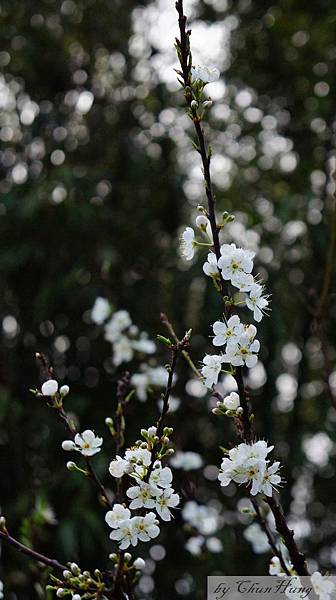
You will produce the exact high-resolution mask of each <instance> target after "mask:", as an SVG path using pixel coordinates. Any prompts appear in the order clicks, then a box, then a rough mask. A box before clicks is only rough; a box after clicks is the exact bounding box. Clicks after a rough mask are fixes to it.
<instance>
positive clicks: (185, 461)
mask: <svg viewBox="0 0 336 600" xmlns="http://www.w3.org/2000/svg"><path fill="white" fill-rule="evenodd" d="M170 464H171V466H172V467H174V468H175V469H183V471H193V470H195V469H200V468H201V466H202V465H203V459H202V457H201V456H200V454H198V453H197V452H193V451H191V450H188V451H187V452H181V451H179V452H176V454H175V456H173V458H172V459H171V460H170Z"/></svg>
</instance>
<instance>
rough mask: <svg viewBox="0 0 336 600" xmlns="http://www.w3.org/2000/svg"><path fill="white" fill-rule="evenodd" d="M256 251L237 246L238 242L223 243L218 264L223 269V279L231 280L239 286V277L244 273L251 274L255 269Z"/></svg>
mask: <svg viewBox="0 0 336 600" xmlns="http://www.w3.org/2000/svg"><path fill="white" fill-rule="evenodd" d="M254 256H255V252H252V251H251V250H244V249H243V248H237V246H236V244H223V245H222V246H221V257H220V259H219V260H218V266H219V268H220V269H221V271H222V276H223V279H225V280H227V281H231V283H232V284H233V285H236V287H239V286H238V281H239V280H238V277H239V276H240V275H241V274H242V273H244V274H247V275H249V274H250V273H251V272H252V269H253V258H254Z"/></svg>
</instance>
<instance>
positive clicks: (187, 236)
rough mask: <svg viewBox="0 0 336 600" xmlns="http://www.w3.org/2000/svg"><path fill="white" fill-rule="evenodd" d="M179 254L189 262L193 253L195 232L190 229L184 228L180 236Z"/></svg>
mask: <svg viewBox="0 0 336 600" xmlns="http://www.w3.org/2000/svg"><path fill="white" fill-rule="evenodd" d="M180 247H181V254H182V256H183V257H184V258H185V259H186V260H191V259H192V258H193V257H194V253H195V232H194V230H193V229H192V227H186V228H185V230H184V232H183V233H182V236H181V245H180Z"/></svg>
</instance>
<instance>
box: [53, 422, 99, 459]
mask: <svg viewBox="0 0 336 600" xmlns="http://www.w3.org/2000/svg"><path fill="white" fill-rule="evenodd" d="M102 443H103V438H100V437H98V436H96V435H95V434H94V432H93V431H91V429H86V430H85V431H83V433H77V434H76V435H75V441H74V442H73V441H72V440H64V442H63V443H62V448H63V450H66V451H70V450H76V451H77V452H80V453H81V454H83V456H93V455H94V454H97V452H100V451H101V445H102Z"/></svg>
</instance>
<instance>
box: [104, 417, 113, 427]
mask: <svg viewBox="0 0 336 600" xmlns="http://www.w3.org/2000/svg"><path fill="white" fill-rule="evenodd" d="M105 425H106V426H107V427H112V426H113V419H111V417H106V419H105Z"/></svg>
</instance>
